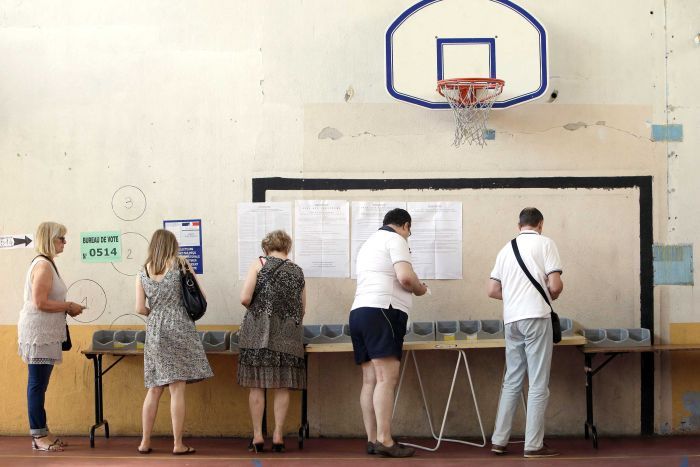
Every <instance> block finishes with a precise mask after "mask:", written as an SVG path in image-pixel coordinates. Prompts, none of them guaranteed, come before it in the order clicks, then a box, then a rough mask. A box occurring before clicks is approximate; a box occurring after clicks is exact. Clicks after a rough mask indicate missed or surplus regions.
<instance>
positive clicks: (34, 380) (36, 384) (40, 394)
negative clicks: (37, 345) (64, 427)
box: [27, 364, 53, 436]
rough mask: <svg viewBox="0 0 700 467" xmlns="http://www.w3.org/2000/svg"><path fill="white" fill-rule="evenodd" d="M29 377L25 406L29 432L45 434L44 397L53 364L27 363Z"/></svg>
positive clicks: (34, 434) (46, 430) (33, 434)
mask: <svg viewBox="0 0 700 467" xmlns="http://www.w3.org/2000/svg"><path fill="white" fill-rule="evenodd" d="M28 366H29V379H28V380H27V406H28V409H29V428H30V430H29V432H30V433H31V435H32V436H46V435H47V434H48V433H49V429H48V428H47V426H46V410H44V399H45V396H46V388H48V387H49V378H50V377H51V371H53V365H34V364H29V365H28Z"/></svg>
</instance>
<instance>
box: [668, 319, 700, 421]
mask: <svg viewBox="0 0 700 467" xmlns="http://www.w3.org/2000/svg"><path fill="white" fill-rule="evenodd" d="M670 330H671V344H697V343H698V342H700V323H671V328H670ZM698 368H700V353H698V352H671V380H672V392H671V394H672V395H673V429H674V431H676V430H677V431H681V432H698V431H700V372H698Z"/></svg>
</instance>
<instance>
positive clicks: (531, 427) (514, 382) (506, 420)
mask: <svg viewBox="0 0 700 467" xmlns="http://www.w3.org/2000/svg"><path fill="white" fill-rule="evenodd" d="M505 328H506V329H505V334H506V375H505V378H504V379H503V389H502V391H501V400H500V401H499V403H498V414H497V415H496V427H495V428H494V431H493V436H492V437H491V442H492V443H493V444H497V445H499V446H507V445H508V440H509V439H510V431H511V427H512V425H513V416H514V415H515V411H516V409H517V408H518V403H519V402H520V393H521V390H522V387H523V382H524V381H525V374H526V373H527V376H528V382H529V385H530V388H529V390H528V393H527V420H526V422H525V450H526V451H536V450H538V449H541V448H542V444H543V440H544V412H545V410H546V409H547V402H548V401H549V370H550V367H551V366H552V346H553V343H552V324H551V319H550V318H549V317H547V318H532V319H523V320H520V321H515V322H513V323H508V324H506V327H505Z"/></svg>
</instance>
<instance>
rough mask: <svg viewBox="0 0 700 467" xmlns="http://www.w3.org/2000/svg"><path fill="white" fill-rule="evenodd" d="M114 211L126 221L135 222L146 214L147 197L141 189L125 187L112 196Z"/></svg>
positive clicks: (130, 186)
mask: <svg viewBox="0 0 700 467" xmlns="http://www.w3.org/2000/svg"><path fill="white" fill-rule="evenodd" d="M112 211H114V214H115V215H116V216H117V217H118V218H120V219H121V220H124V221H135V220H136V219H138V218H139V217H141V216H142V215H143V213H144V212H146V195H144V194H143V191H141V189H140V188H139V187H136V186H133V185H124V186H123V187H121V188H119V189H118V190H117V191H115V192H114V195H112Z"/></svg>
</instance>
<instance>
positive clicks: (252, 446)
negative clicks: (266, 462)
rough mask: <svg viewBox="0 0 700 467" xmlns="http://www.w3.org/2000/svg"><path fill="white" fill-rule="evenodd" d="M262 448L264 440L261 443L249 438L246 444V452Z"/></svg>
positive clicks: (259, 450) (263, 448) (263, 447)
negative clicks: (248, 442)
mask: <svg viewBox="0 0 700 467" xmlns="http://www.w3.org/2000/svg"><path fill="white" fill-rule="evenodd" d="M264 450H265V442H264V441H263V442H262V443H254V442H253V440H252V439H251V440H250V444H249V445H248V452H263V451H264Z"/></svg>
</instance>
